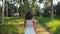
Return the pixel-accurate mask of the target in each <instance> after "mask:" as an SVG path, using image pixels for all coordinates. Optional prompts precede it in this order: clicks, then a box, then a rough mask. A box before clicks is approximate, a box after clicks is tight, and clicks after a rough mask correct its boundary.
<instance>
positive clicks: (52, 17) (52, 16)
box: [51, 0, 54, 21]
mask: <svg viewBox="0 0 60 34" xmlns="http://www.w3.org/2000/svg"><path fill="white" fill-rule="evenodd" d="M51 8H52V9H51V21H53V19H54V15H53V13H54V12H53V0H51Z"/></svg>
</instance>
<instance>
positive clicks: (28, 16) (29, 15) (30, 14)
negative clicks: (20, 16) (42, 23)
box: [25, 11, 33, 20]
mask: <svg viewBox="0 0 60 34" xmlns="http://www.w3.org/2000/svg"><path fill="white" fill-rule="evenodd" d="M32 17H33V15H32V12H31V11H28V12H27V13H26V15H25V19H27V20H31V19H32Z"/></svg>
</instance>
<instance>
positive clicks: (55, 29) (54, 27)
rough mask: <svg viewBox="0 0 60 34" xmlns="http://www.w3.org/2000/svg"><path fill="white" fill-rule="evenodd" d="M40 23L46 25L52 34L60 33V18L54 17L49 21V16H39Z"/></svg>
mask: <svg viewBox="0 0 60 34" xmlns="http://www.w3.org/2000/svg"><path fill="white" fill-rule="evenodd" d="M40 23H41V24H45V25H46V27H47V28H48V29H49V30H50V31H51V32H52V33H53V34H60V33H59V32H60V27H59V26H60V18H59V17H55V19H54V21H53V22H51V20H50V18H48V17H42V18H40Z"/></svg>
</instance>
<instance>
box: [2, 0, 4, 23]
mask: <svg viewBox="0 0 60 34" xmlns="http://www.w3.org/2000/svg"><path fill="white" fill-rule="evenodd" d="M3 22H4V0H2V23H3Z"/></svg>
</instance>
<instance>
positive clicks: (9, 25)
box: [0, 17, 24, 34]
mask: <svg viewBox="0 0 60 34" xmlns="http://www.w3.org/2000/svg"><path fill="white" fill-rule="evenodd" d="M4 20H5V22H4V24H2V25H0V34H21V33H22V34H23V32H21V31H24V29H21V27H23V26H24V25H23V24H24V22H23V20H24V19H21V18H16V17H5V19H4Z"/></svg>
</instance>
